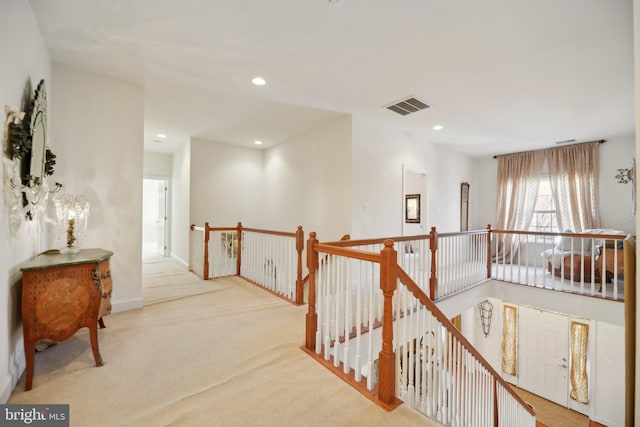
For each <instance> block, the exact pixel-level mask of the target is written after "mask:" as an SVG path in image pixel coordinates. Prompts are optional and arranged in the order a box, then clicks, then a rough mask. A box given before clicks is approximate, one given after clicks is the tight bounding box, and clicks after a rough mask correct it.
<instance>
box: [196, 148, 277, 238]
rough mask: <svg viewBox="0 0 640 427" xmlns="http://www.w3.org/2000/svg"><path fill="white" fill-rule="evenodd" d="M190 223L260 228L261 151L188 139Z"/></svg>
mask: <svg viewBox="0 0 640 427" xmlns="http://www.w3.org/2000/svg"><path fill="white" fill-rule="evenodd" d="M190 156H191V177H190V182H191V185H190V190H189V192H190V212H189V221H190V222H191V223H192V224H196V225H203V224H204V223H205V222H209V225H210V226H211V227H214V226H217V227H226V226H234V225H236V224H237V223H238V221H240V222H242V224H243V225H244V226H246V227H263V226H264V225H265V223H264V219H263V211H264V208H263V206H264V189H263V187H264V185H263V177H264V175H263V172H262V150H258V149H255V148H245V147H238V146H234V145H228V144H220V143H215V142H211V141H205V140H200V139H195V138H193V139H192V140H191V154H190Z"/></svg>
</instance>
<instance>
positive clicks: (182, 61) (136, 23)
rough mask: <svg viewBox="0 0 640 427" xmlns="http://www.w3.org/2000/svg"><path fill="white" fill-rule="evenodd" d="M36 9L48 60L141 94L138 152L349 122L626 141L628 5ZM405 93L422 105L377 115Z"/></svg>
mask: <svg viewBox="0 0 640 427" xmlns="http://www.w3.org/2000/svg"><path fill="white" fill-rule="evenodd" d="M30 3H31V5H32V8H33V11H34V13H35V16H36V19H37V21H38V24H39V26H40V28H41V31H42V33H43V36H44V39H45V42H46V44H47V46H48V48H49V51H50V53H51V57H52V60H53V61H54V62H56V63H62V64H67V65H69V66H72V67H78V68H82V69H86V70H89V71H95V72H99V73H102V74H106V75H110V76H113V77H117V78H119V79H122V80H126V81H130V82H133V83H136V84H140V85H143V87H144V93H145V113H144V115H145V149H147V150H152V151H160V152H171V151H173V150H175V149H176V148H177V147H178V146H179V145H180V144H183V143H184V142H186V141H188V140H189V139H190V138H192V137H194V138H202V139H207V140H211V141H216V142H222V143H229V144H237V145H243V146H246V147H254V145H253V141H254V140H256V139H260V140H262V141H263V142H264V144H263V145H262V146H260V147H261V148H266V147H270V146H273V145H275V144H278V143H281V142H284V141H286V140H288V139H290V138H293V137H295V136H296V135H298V134H301V133H304V132H306V131H307V130H309V129H312V128H314V127H317V126H320V125H322V124H324V123H327V122H329V121H332V120H335V119H336V118H338V117H340V116H342V115H343V114H353V115H354V116H359V115H363V116H364V115H366V116H367V117H370V118H372V119H374V120H378V121H381V122H385V123H388V125H389V126H394V127H397V128H398V129H400V130H401V131H403V132H407V133H410V134H414V135H416V136H418V137H420V138H421V139H422V140H425V141H429V142H432V143H436V144H442V145H446V146H448V147H451V148H452V149H454V150H457V151H460V152H463V153H466V154H469V155H472V156H490V155H494V154H502V153H506V152H512V151H521V150H528V149H537V148H543V147H549V146H553V145H554V143H555V142H556V141H564V140H570V139H575V140H576V141H577V142H582V141H589V140H594V139H615V138H630V137H632V136H633V135H634V134H635V124H634V120H635V115H634V99H635V97H634V68H633V27H632V21H633V13H632V0H606V1H604V0H562V1H557V0H518V1H513V0H458V1H443V0H395V1H384V0H272V1H264V0H236V1H231V0H136V1H130V0H92V1H86V0H56V1H51V0H30ZM256 75H260V76H262V77H264V78H265V79H266V81H267V84H266V85H265V86H261V87H258V86H254V85H252V84H251V82H250V80H251V78H253V77H254V76H256ZM408 96H416V97H417V98H419V99H421V100H422V101H424V102H426V103H427V104H429V105H430V106H431V108H428V109H426V110H422V111H419V112H417V113H414V114H411V115H408V116H400V115H397V114H396V113H393V112H391V111H389V110H387V109H386V108H384V107H386V106H387V105H389V104H391V103H394V102H396V101H398V100H400V99H402V98H405V97H408ZM438 124H439V125H442V126H443V127H444V128H443V129H442V130H439V131H436V130H434V129H433V126H435V125H438ZM159 133H163V134H166V135H167V138H166V139H165V140H163V141H162V142H161V143H155V142H153V141H154V140H157V139H158V138H157V137H156V135H157V134H159Z"/></svg>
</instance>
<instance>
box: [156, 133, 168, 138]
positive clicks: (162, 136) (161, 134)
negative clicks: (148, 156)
mask: <svg viewBox="0 0 640 427" xmlns="http://www.w3.org/2000/svg"><path fill="white" fill-rule="evenodd" d="M156 136H157V137H158V138H160V139H165V138H166V137H167V135H165V134H164V133H159V134H157V135H156Z"/></svg>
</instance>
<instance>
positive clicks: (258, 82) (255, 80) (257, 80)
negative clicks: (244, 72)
mask: <svg viewBox="0 0 640 427" xmlns="http://www.w3.org/2000/svg"><path fill="white" fill-rule="evenodd" d="M251 83H253V84H254V85H256V86H264V85H266V84H267V81H266V80H265V79H263V78H262V77H260V76H255V77H254V78H252V79H251Z"/></svg>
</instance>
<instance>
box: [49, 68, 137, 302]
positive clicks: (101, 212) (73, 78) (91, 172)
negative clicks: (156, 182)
mask: <svg viewBox="0 0 640 427" xmlns="http://www.w3.org/2000/svg"><path fill="white" fill-rule="evenodd" d="M51 92H52V102H51V107H50V108H51V109H50V111H51V116H52V117H53V121H52V125H51V139H52V141H54V142H55V147H56V150H55V153H56V155H57V156H58V157H57V159H56V160H57V164H56V176H57V180H59V181H61V182H62V183H63V185H64V189H63V192H65V193H67V194H74V195H84V196H85V197H86V198H87V199H88V200H89V202H90V203H91V216H90V218H89V227H88V230H87V237H86V240H85V242H84V247H100V248H103V249H108V250H111V251H113V253H114V255H113V257H112V258H111V274H112V277H113V297H112V301H113V309H114V311H121V310H127V309H132V308H139V307H142V225H141V223H142V221H141V219H142V165H143V159H142V157H143V121H144V118H143V111H144V105H143V90H142V87H140V86H134V85H131V84H128V83H123V82H121V81H118V80H114V79H111V78H108V77H103V76H99V75H95V74H90V73H86V72H82V71H79V70H75V69H72V68H68V67H65V66H60V65H54V67H53V85H52V88H51ZM62 243H63V242H62V241H61V240H60V241H57V243H56V242H55V241H54V242H52V246H58V247H59V246H61V245H62Z"/></svg>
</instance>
